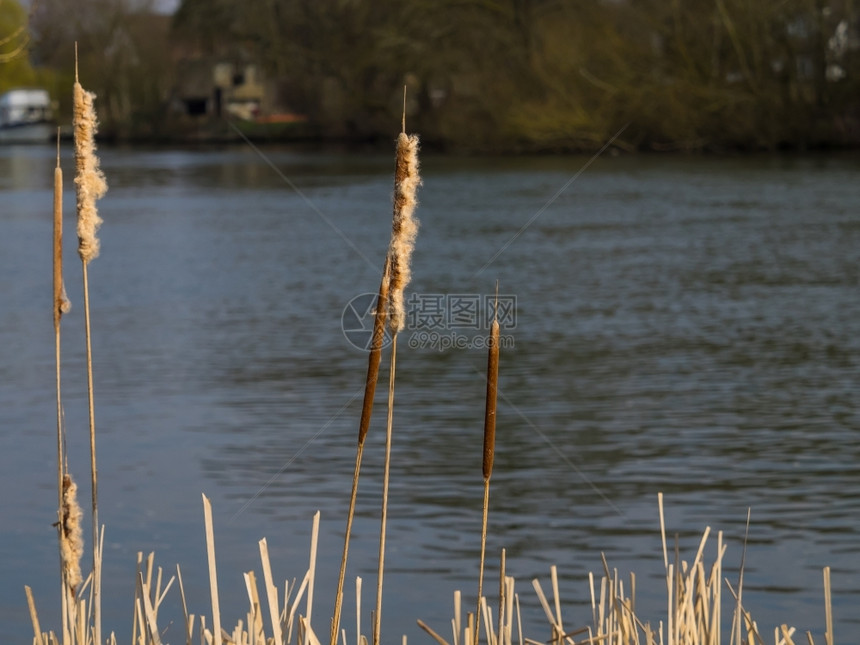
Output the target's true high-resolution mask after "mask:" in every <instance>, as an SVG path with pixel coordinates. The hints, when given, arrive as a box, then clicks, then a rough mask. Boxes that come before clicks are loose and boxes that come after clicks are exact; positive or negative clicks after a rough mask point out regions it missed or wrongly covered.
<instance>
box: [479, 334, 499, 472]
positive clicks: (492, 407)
mask: <svg viewBox="0 0 860 645" xmlns="http://www.w3.org/2000/svg"><path fill="white" fill-rule="evenodd" d="M498 389H499V321H498V320H493V325H492V327H491V328H490V348H489V351H488V353H487V403H486V408H485V410H484V459H483V464H482V466H483V474H484V481H489V480H490V476H491V475H492V474H493V457H494V456H495V452H496V399H497V395H498Z"/></svg>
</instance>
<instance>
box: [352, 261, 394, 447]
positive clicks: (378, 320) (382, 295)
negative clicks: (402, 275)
mask: <svg viewBox="0 0 860 645" xmlns="http://www.w3.org/2000/svg"><path fill="white" fill-rule="evenodd" d="M390 267H391V263H390V262H389V258H385V267H384V269H383V270H382V281H381V282H380V284H379V295H378V296H377V298H376V311H374V316H373V336H372V337H371V340H370V355H369V356H368V358H367V378H366V379H365V382H364V403H363V405H362V407H361V421H360V422H359V424H358V445H363V444H364V439H365V437H367V430H368V428H370V417H371V415H372V414H373V397H374V396H375V394H376V383H377V381H378V380H379V363H380V361H381V360H382V346H383V345H384V344H385V320H386V318H387V317H388V286H389V283H390V281H391V273H390Z"/></svg>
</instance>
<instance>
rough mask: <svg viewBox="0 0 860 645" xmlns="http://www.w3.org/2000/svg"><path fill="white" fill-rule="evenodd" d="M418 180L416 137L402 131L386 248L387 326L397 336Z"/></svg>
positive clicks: (415, 223) (412, 241) (415, 226)
mask: <svg viewBox="0 0 860 645" xmlns="http://www.w3.org/2000/svg"><path fill="white" fill-rule="evenodd" d="M420 184H421V177H420V176H419V174H418V136H417V135H407V134H406V133H405V132H401V133H400V136H399V137H398V138H397V158H396V166H395V171H394V217H393V220H392V225H391V242H390V243H389V245H388V260H389V262H390V272H391V283H390V287H389V314H388V325H389V329H390V330H391V333H392V334H396V333H397V332H399V331H400V330H401V329H403V327H404V326H405V324H406V315H405V311H406V308H405V305H404V302H403V290H404V288H405V287H406V285H407V284H408V283H409V280H410V279H411V278H412V270H411V266H410V265H411V262H412V250H413V249H414V248H415V237H416V236H417V235H418V220H417V219H416V218H415V207H416V206H417V205H418V200H417V199H416V197H415V195H416V193H417V192H418V186H419V185H420Z"/></svg>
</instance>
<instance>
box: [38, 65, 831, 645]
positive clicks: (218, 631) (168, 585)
mask: <svg viewBox="0 0 860 645" xmlns="http://www.w3.org/2000/svg"><path fill="white" fill-rule="evenodd" d="M74 97H75V135H76V137H75V141H76V153H75V155H76V162H77V163H76V166H77V177H76V179H75V183H76V186H77V188H78V200H77V208H78V236H79V240H80V249H79V252H80V256H81V260H82V263H83V267H84V285H85V290H84V297H85V315H86V318H87V320H86V333H87V347H88V350H89V344H90V342H89V305H88V292H87V289H86V267H87V264H88V263H89V261H90V260H92V259H93V258H94V257H96V255H97V254H98V251H99V245H98V239H97V238H96V237H95V233H96V229H97V228H98V225H99V223H100V221H101V220H100V218H99V217H98V214H97V213H96V210H95V199H97V198H98V197H100V196H101V195H103V194H104V190H105V189H106V184H105V182H104V177H103V175H102V174H101V171H100V170H99V168H98V159H97V158H96V157H95V152H94V150H95V149H94V144H93V140H92V135H93V133H94V128H95V122H96V117H95V111H94V108H93V103H92V101H93V98H94V97H93V96H92V95H91V94H89V93H87V92H85V91H84V90H83V88H81V86H80V84H79V83H77V82H76V83H75V86H74ZM417 149H418V138H417V137H415V136H409V135H407V134H406V133H405V124H404V132H402V133H401V134H400V136H399V137H398V140H397V154H396V166H395V191H394V214H393V225H392V237H391V243H390V247H389V251H388V254H387V257H386V259H385V263H384V267H383V271H382V282H381V285H380V290H379V296H378V299H377V306H376V310H375V311H376V313H375V326H374V331H373V337H372V343H371V347H370V350H371V351H370V353H369V359H368V371H367V378H366V393H365V399H364V406H363V408H362V414H361V420H360V423H359V435H358V450H357V454H356V465H355V474H354V477H353V482H352V491H351V500H350V507H349V514H348V518H347V525H346V532H345V536H344V551H343V556H342V561H341V568H340V574H339V581H338V588H337V592H336V597H335V603H334V610H333V612H332V614H331V615H330V616H324V617H323V618H322V623H323V624H324V625H325V629H327V630H329V636H330V645H337V643H338V641H340V642H342V643H343V644H344V645H347V644H348V643H355V644H356V645H367V643H369V642H372V643H373V645H378V644H379V643H380V642H381V641H382V638H381V634H380V630H381V627H380V625H381V620H380V618H381V598H382V579H383V566H384V553H385V517H386V512H387V481H388V466H389V463H390V448H391V438H392V407H393V396H394V375H395V369H394V367H395V358H394V357H395V355H396V354H395V351H396V340H397V332H398V331H400V330H401V329H402V328H403V318H404V313H403V288H404V287H405V286H406V284H407V283H408V281H409V275H410V270H409V262H410V256H411V253H412V249H413V247H414V243H415V236H416V233H417V221H416V220H415V218H414V210H415V206H416V204H417V201H416V191H417V188H418V186H419V184H420V178H419V175H418V156H417ZM58 166H59V159H58ZM61 194H62V175H61V173H60V172H57V174H56V180H55V201H54V216H55V219H54V306H53V309H54V312H53V315H54V326H55V332H56V334H55V342H56V362H57V383H56V385H57V446H58V449H57V453H58V461H57V464H58V499H59V508H58V521H57V527H58V540H59V551H60V564H61V566H60V575H61V582H62V584H61V589H62V593H61V598H60V604H61V610H62V624H61V628H60V630H59V633H57V632H54V631H43V628H42V626H41V624H40V621H39V617H38V612H37V610H36V603H35V600H34V598H33V594H32V591H31V589H30V588H29V587H26V588H25V591H26V596H27V601H28V606H29V610H30V616H31V620H32V624H33V633H34V637H33V643H34V644H35V645H92V644H94V643H101V642H107V643H110V644H112V645H113V644H116V643H118V642H126V641H124V640H122V639H120V638H119V637H117V636H116V635H115V634H114V633H111V634H110V636H109V637H108V638H106V639H104V640H103V639H102V637H101V614H100V606H99V605H100V603H99V593H100V587H101V560H102V548H103V542H104V529H103V527H102V528H101V529H100V528H99V526H98V521H97V517H98V503H97V496H96V490H97V486H96V484H97V481H96V475H95V473H96V467H95V425H94V420H93V416H94V414H93V396H92V367H91V361H90V360H89V358H88V382H89V385H90V387H89V403H90V433H91V434H90V441H91V446H90V447H91V468H92V473H91V474H92V485H93V486H92V490H93V500H92V502H93V507H92V516H93V542H94V545H93V565H92V570H91V573H90V574H89V575H88V576H87V577H86V578H85V579H84V578H83V576H82V573H81V559H82V555H83V551H84V545H83V531H82V526H81V525H82V519H83V512H82V510H81V508H80V506H79V504H78V502H77V486H76V484H75V483H74V481H73V479H72V477H71V475H70V473H69V469H68V464H67V460H66V453H65V443H66V437H65V429H64V426H63V415H62V402H61V396H60V389H61V388H60V320H61V318H62V314H63V313H65V312H67V311H68V305H67V299H66V298H65V290H64V288H63V280H62V255H61V241H62V203H61V199H60V196H61ZM386 317H387V318H388V324H389V328H390V331H391V335H392V343H391V371H390V382H389V396H388V422H387V441H386V460H385V488H384V491H385V492H384V493H383V504H382V513H381V517H382V524H381V528H380V551H379V568H378V575H377V578H378V586H377V598H376V606H375V610H374V611H372V612H371V620H370V621H369V623H370V625H371V629H372V634H371V636H370V638H368V637H367V636H366V635H365V634H363V633H362V623H361V618H362V604H361V589H362V580H361V578H356V581H355V608H356V616H357V620H356V624H355V626H354V630H355V631H354V632H353V633H352V634H351V635H348V634H347V629H346V628H343V629H342V628H341V627H340V617H341V612H342V605H343V595H344V594H343V586H344V578H345V570H346V562H347V552H348V546H349V540H350V530H351V526H352V518H353V511H354V507H355V499H356V494H357V487H358V477H359V472H360V468H361V455H362V451H363V447H364V440H365V437H366V435H367V430H368V427H369V423H370V416H371V412H372V405H373V395H374V392H375V388H376V382H377V379H378V373H379V363H380V360H381V354H382V351H383V349H384V340H385V326H386ZM498 337H499V326H498V322H497V321H494V322H493V325H492V328H491V338H490V342H489V343H488V346H489V352H488V363H487V377H486V378H487V397H486V408H485V425H484V444H483V460H482V463H481V472H482V476H483V482H484V489H483V491H484V504H483V518H482V530H481V541H480V565H479V566H480V573H479V576H478V594H477V596H476V602H475V607H476V611H475V612H474V613H472V612H468V613H466V614H465V615H464V613H463V609H462V606H463V604H462V600H463V597H462V594H461V593H460V592H459V591H457V592H455V593H454V616H453V618H452V619H451V622H450V625H449V626H448V627H446V628H445V629H440V630H438V631H437V630H435V629H434V628H433V627H432V626H430V625H427V624H425V623H423V622H422V621H420V620H419V621H418V624H419V625H420V627H421V628H422V629H423V630H424V631H425V632H426V634H427V635H428V638H429V639H432V640H433V641H435V642H437V643H438V644H439V645H477V644H478V643H480V642H481V641H482V640H483V642H485V643H487V645H512V644H513V643H514V642H516V643H518V644H519V645H526V644H530V645H539V644H540V643H541V642H544V641H537V640H534V639H531V638H528V637H526V636H524V634H523V622H522V620H521V608H520V596H519V594H518V593H517V591H516V583H515V581H514V579H513V578H512V577H510V576H507V575H506V562H505V554H504V551H503V552H502V554H501V560H500V567H499V578H498V580H499V585H498V597H497V598H495V597H493V598H492V599H491V598H488V597H486V596H485V595H484V594H483V578H484V566H485V545H486V536H487V513H488V508H489V491H490V477H491V474H492V469H493V454H494V450H495V427H496V394H497V388H498V374H499V372H498V370H499V342H498ZM476 454H477V450H476ZM476 471H477V469H476ZM658 503H659V510H660V513H659V515H660V525H661V532H662V536H663V551H664V566H665V571H666V578H665V580H666V586H665V590H660V593H665V594H666V598H667V607H666V614H665V616H664V617H663V618H662V619H661V620H658V621H657V622H652V621H648V620H645V619H644V618H643V617H641V616H638V615H637V614H636V611H635V607H636V603H635V592H636V577H635V575H633V574H631V575H630V576H629V578H628V580H629V582H628V583H627V584H626V588H625V580H624V579H622V577H621V576H619V574H618V572H617V571H615V570H612V569H610V567H609V565H608V564H607V562H606V560H605V559H604V560H603V569H602V576H600V579H599V582H598V581H597V580H596V578H595V577H594V576H593V575H590V576H589V588H588V589H587V590H586V591H587V592H588V593H590V597H591V613H592V616H591V621H590V624H588V625H585V626H582V625H571V624H570V623H569V622H568V621H566V620H565V618H564V616H563V614H562V603H561V599H560V596H559V584H558V572H557V569H556V568H555V567H552V568H551V570H550V584H551V594H549V595H548V594H547V593H546V591H545V590H544V588H543V585H542V584H541V582H540V581H539V580H537V579H536V580H533V581H532V586H533V588H534V592H535V593H536V594H537V598H538V600H539V602H540V606H541V607H542V608H543V613H544V614H545V617H546V620H547V622H548V625H549V632H550V634H551V638H550V640H549V642H550V643H553V644H557V645H584V644H586V643H588V644H592V643H593V644H600V645H634V644H635V645H639V644H647V645H652V644H657V643H660V644H661V645H682V644H683V645H719V644H720V643H727V644H729V645H742V644H754V643H755V644H763V643H765V640H764V636H763V635H762V634H760V632H759V629H758V627H757V625H756V623H755V622H754V621H753V620H752V618H751V616H750V615H749V613H748V612H747V610H746V609H745V608H744V605H743V603H742V590H743V564H742V565H741V575H740V578H739V580H738V582H737V585H736V587H737V588H736V589H735V588H734V587H733V586H732V584H731V583H730V582H729V581H728V579H727V578H726V577H725V576H724V575H723V558H724V556H725V552H726V545H725V544H724V542H723V535H722V533H718V534H717V548H716V552H717V555H716V559H715V560H714V562H712V563H710V564H708V563H706V562H705V561H704V555H703V554H704V552H705V545H706V542H707V540H708V539H709V537H710V528H707V529H705V532H704V535H703V537H702V539H701V543H700V545H699V549H698V551H697V552H696V554H695V557H694V558H693V560H692V561H691V562H688V561H686V560H683V561H679V558H677V557H676V558H675V561H674V562H672V561H670V560H669V557H668V549H667V545H666V531H665V525H664V522H663V499H662V495H660V496H658ZM203 507H204V524H205V533H206V545H205V546H206V553H207V557H208V563H209V577H210V579H209V586H210V595H211V605H210V609H211V614H210V615H209V617H208V618H207V617H206V616H204V615H195V614H194V613H190V612H189V609H188V602H187V600H186V596H185V589H184V585H183V581H182V574H181V571H180V569H179V567H178V566H177V567H176V574H175V575H174V576H171V577H170V579H169V580H165V572H164V571H163V570H162V569H161V568H160V567H156V566H155V563H154V555H153V554H150V555H149V556H148V557H146V558H144V557H143V555H142V554H138V561H137V575H136V579H135V581H134V583H135V594H134V608H133V619H132V624H131V629H130V643H131V644H132V645H160V643H162V639H163V638H164V636H165V635H167V634H169V635H170V636H171V638H172V639H173V640H174V641H181V640H185V642H186V643H188V644H190V643H193V642H198V641H199V642H200V643H201V644H205V645H212V644H214V645H220V644H222V643H231V644H236V645H292V644H293V643H295V644H296V645H319V643H320V642H321V641H320V639H319V637H318V635H317V632H316V631H315V630H314V628H313V627H312V619H313V617H314V615H313V608H314V580H315V570H316V558H317V541H318V533H319V513H317V514H316V515H315V516H314V518H313V526H312V530H311V540H310V558H309V564H308V568H307V570H306V571H305V572H304V573H303V574H302V575H301V576H300V577H299V578H297V579H293V580H292V582H290V581H287V582H285V583H284V584H283V586H278V585H277V584H276V583H275V580H276V578H275V575H274V573H273V570H272V566H271V563H270V560H269V552H268V545H267V542H266V540H265V539H262V540H260V542H259V551H260V565H261V572H262V578H259V577H258V576H257V575H256V574H255V573H254V572H253V571H251V572H248V573H246V574H245V575H244V585H245V589H246V591H247V596H248V609H247V611H246V612H245V613H244V614H243V615H242V616H241V617H240V618H239V619H238V621H237V622H236V623H235V625H234V626H233V627H232V629H225V628H224V627H222V625H223V624H224V623H222V616H221V606H220V599H219V587H218V579H217V571H216V557H215V532H214V523H213V516H212V507H211V505H210V503H209V500H208V499H207V498H206V497H205V496H203ZM174 583H178V584H175V585H174ZM174 587H176V588H177V590H178V596H179V598H178V600H179V601H180V602H181V607H182V613H183V618H184V619H183V624H182V625H181V626H180V627H179V628H178V629H177V626H175V625H174V626H172V627H171V629H170V631H166V628H165V626H164V625H160V624H159V610H160V608H161V607H162V606H163V605H164V602H165V601H166V599H167V597H168V592H169V591H170V590H171V589H173V588H174ZM726 592H727V593H728V595H729V597H728V598H726ZM824 595H825V603H824V604H825V612H826V620H827V626H826V633H825V635H824V638H823V640H819V641H817V642H818V643H824V644H826V645H832V644H833V642H834V641H833V621H832V613H831V609H830V606H831V605H830V573H829V570H828V569H825V571H824ZM175 596H176V593H174V595H173V598H172V600H173V599H175ZM174 602H175V600H174ZM724 606H728V607H729V608H730V611H731V615H732V619H731V623H730V629H724V627H725V625H724V621H723V616H724V614H725V612H724ZM317 615H319V614H317ZM725 615H728V614H725ZM437 627H438V626H437ZM351 630H352V627H350V631H351ZM442 632H446V633H448V634H449V636H447V637H446V636H442V635H441V633H442ZM773 638H774V643H775V645H792V644H793V643H797V642H801V640H798V637H797V634H796V630H795V629H794V628H793V627H788V626H787V625H782V626H780V627H779V628H777V629H776V630H775V632H774V635H773ZM388 640H389V641H391V640H392V639H391V638H389V639H388ZM802 640H803V641H805V642H807V643H809V644H810V645H813V644H814V643H815V642H816V641H815V639H814V638H813V636H812V634H810V633H809V632H806V633H805V635H804V637H803V639H802ZM403 642H405V637H404V639H403Z"/></svg>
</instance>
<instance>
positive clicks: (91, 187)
mask: <svg viewBox="0 0 860 645" xmlns="http://www.w3.org/2000/svg"><path fill="white" fill-rule="evenodd" d="M75 53H76V55H75V58H76V60H77V46H76V48H75ZM75 66H76V69H75V84H74V88H73V89H74V91H73V98H74V110H73V112H74V113H73V126H74V133H75V169H76V174H75V189H76V190H75V193H76V201H77V216H78V226H77V232H78V255H79V256H80V258H81V263H82V265H83V283H84V330H85V335H86V347H87V393H88V403H89V421H90V475H91V484H92V520H93V584H92V607H93V622H94V638H95V642H96V643H101V557H100V554H99V547H98V545H99V513H98V470H97V468H96V428H95V405H94V402H93V362H92V338H91V333H90V297H89V278H88V275H87V267H88V265H89V263H90V262H91V261H92V260H93V259H95V258H96V257H98V254H99V240H98V238H97V237H96V231H97V230H98V227H99V226H100V225H101V222H102V220H101V218H100V217H99V215H98V211H97V209H96V200H98V199H101V198H102V197H103V196H104V194H105V192H106V191H107V182H106V181H105V177H104V174H103V173H102V171H101V169H100V168H99V159H98V157H97V156H96V154H95V134H96V130H97V127H98V120H97V118H96V112H95V108H94V106H93V100H94V99H95V95H94V94H92V93H91V92H87V91H85V90H84V88H83V87H82V86H81V84H80V82H78V74H77V62H76V64H75Z"/></svg>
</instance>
